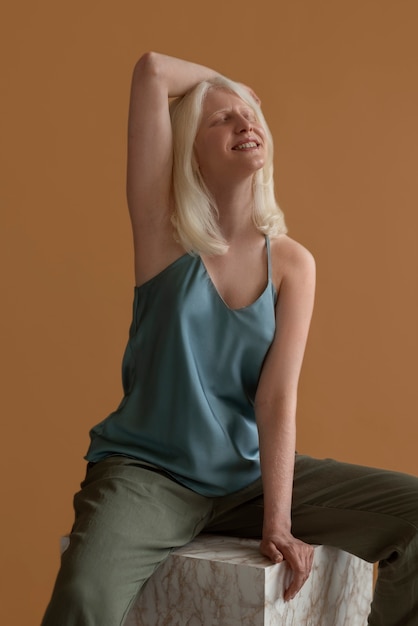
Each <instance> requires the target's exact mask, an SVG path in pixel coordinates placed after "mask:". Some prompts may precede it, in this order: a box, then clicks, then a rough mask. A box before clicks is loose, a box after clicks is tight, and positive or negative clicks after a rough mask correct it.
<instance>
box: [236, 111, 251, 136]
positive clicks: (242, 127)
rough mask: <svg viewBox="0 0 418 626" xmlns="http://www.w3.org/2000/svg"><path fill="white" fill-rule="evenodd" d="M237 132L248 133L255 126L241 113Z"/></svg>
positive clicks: (238, 118)
mask: <svg viewBox="0 0 418 626" xmlns="http://www.w3.org/2000/svg"><path fill="white" fill-rule="evenodd" d="M236 128H237V132H239V133H247V132H249V131H250V130H252V128H253V123H252V122H251V120H249V119H248V118H246V117H244V116H243V115H239V116H238V117H237V123H236Z"/></svg>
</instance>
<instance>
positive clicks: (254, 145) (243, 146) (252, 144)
mask: <svg viewBox="0 0 418 626" xmlns="http://www.w3.org/2000/svg"><path fill="white" fill-rule="evenodd" d="M259 145H260V144H259V143H257V142H256V141H245V142H244V143H240V144H238V145H237V146H234V147H233V148H232V150H249V149H251V148H258V146H259Z"/></svg>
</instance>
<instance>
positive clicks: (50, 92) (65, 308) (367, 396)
mask: <svg viewBox="0 0 418 626" xmlns="http://www.w3.org/2000/svg"><path fill="white" fill-rule="evenodd" d="M417 17H418V9H417V5H416V2H415V0H397V1H396V2H394V1H392V0H341V1H336V0H316V1H315V2H313V1H312V0H264V1H262V2H261V3H256V4H255V5H254V3H253V2H249V1H248V2H242V0H240V1H238V0H229V1H228V2H225V0H213V1H212V2H211V3H210V4H208V3H205V4H202V3H200V2H196V0H179V2H177V3H176V2H169V1H168V0H153V1H152V2H139V1H134V0H124V1H123V2H120V3H116V2H113V1H112V2H111V1H110V0H100V1H99V0H89V1H88V2H86V1H81V0H73V1H72V2H60V1H58V2H57V0H39V2H29V1H28V0H27V1H26V2H17V3H15V4H13V6H11V3H9V9H8V15H7V16H6V19H3V20H2V21H3V29H4V32H3V34H2V35H1V38H0V40H1V41H2V44H3V47H4V50H3V51H2V54H1V59H2V66H3V67H2V70H1V76H2V79H1V83H2V84H1V90H2V92H4V93H5V95H6V98H5V107H4V109H3V112H2V114H1V123H2V131H1V138H2V139H1V143H2V148H3V150H2V164H1V169H0V172H1V178H2V183H1V192H0V193H1V204H2V206H1V210H2V221H1V223H2V228H1V233H2V239H3V241H2V243H1V251H2V255H3V259H2V262H1V270H2V278H1V286H2V294H3V297H2V313H3V315H2V325H1V330H2V342H1V346H2V350H1V352H2V361H3V368H4V369H3V372H2V382H3V387H2V389H3V391H2V422H1V424H2V453H1V460H2V464H3V467H2V473H1V477H2V480H1V488H2V498H1V503H2V513H1V526H2V528H1V535H0V536H1V539H2V543H3V546H2V568H1V569H2V575H4V576H5V581H4V583H2V585H1V588H2V590H3V591H6V593H4V598H3V599H2V602H1V606H0V613H1V615H0V623H2V624H7V626H14V625H16V626H32V625H36V624H39V621H40V617H41V614H42V612H43V609H44V607H45V604H46V602H47V600H48V597H49V594H50V591H51V586H52V583H53V579H54V577H55V573H56V569H57V566H58V538H59V536H60V534H61V533H64V532H65V531H67V530H68V528H69V526H70V524H71V520H72V509H71V498H72V494H73V492H74V491H75V490H76V489H77V487H78V483H79V481H80V479H81V478H82V475H83V471H84V462H83V460H82V457H83V454H84V453H85V450H86V447H87V443H88V442H87V432H88V429H89V428H90V426H92V425H93V424H94V423H96V422H97V421H99V420H100V419H102V418H103V417H104V416H105V415H106V414H107V413H108V412H109V411H110V410H111V409H113V408H114V407H115V405H116V404H117V403H118V401H119V398H120V393H121V386H120V360H121V356H122V351H123V348H124V344H125V340H126V337H127V329H128V324H129V321H130V313H131V299H132V286H133V272H132V249H131V248H132V247H131V235H130V228H129V222H128V217H127V212H126V207H125V198H124V184H125V182H124V176H125V173H124V172H125V128H126V110H127V100H128V91H129V81H130V74H131V69H132V66H133V64H134V62H135V60H136V59H137V57H139V55H140V54H141V53H142V52H144V51H146V50H149V49H156V50H159V51H162V52H166V53H168V54H173V55H177V56H182V57H185V58H189V59H192V60H195V61H198V62H201V63H206V64H209V65H212V66H214V67H216V68H217V69H219V70H220V71H222V72H223V73H225V74H227V75H230V76H231V77H233V78H236V79H239V80H243V81H245V82H246V83H249V84H251V85H253V86H254V88H255V89H256V91H257V92H258V93H259V94H260V96H261V98H262V101H263V103H264V109H265V112H266V115H267V118H268V119H269V121H270V125H271V128H272V131H273V133H274V135H275V138H276V175H277V181H276V182H277V195H278V198H279V201H280V203H281V205H282V207H283V209H284V210H285V213H286V215H287V221H288V224H289V227H290V234H291V235H292V236H293V237H295V238H296V239H298V240H300V241H301V242H302V243H304V244H305V245H306V246H307V247H308V248H310V249H311V250H312V252H313V253H314V254H315V256H316V259H317V264H318V295H317V304H316V312H315V316H314V321H313V326H312V332H311V336H310V341H309V346H308V352H307V357H306V361H305V367H304V371H303V377H302V384H301V391H300V403H299V417H298V419H299V436H298V437H299V440H298V447H299V449H300V450H301V451H304V452H307V453H311V454H313V455H329V456H333V457H337V458H340V459H344V460H348V461H353V462H360V463H364V464H372V465H379V466H387V467H391V468H395V469H398V470H403V471H408V472H412V473H418V461H417V454H416V441H417V436H418V424H417V419H416V418H417V408H418V395H417V381H416V369H417V368H416V355H417V348H418V340H417V319H418V281H417V267H418V258H417V256H418V253H417V244H416V233H417V229H418V215H417V204H418V202H417V201H418V190H417V176H416V167H417V157H418V154H417V152H418V150H417V146H418V132H417V131H418V122H417V110H418V83H417V80H416V68H417V61H418V46H417V38H416V24H417Z"/></svg>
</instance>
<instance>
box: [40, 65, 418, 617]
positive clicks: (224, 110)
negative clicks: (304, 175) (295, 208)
mask: <svg viewBox="0 0 418 626" xmlns="http://www.w3.org/2000/svg"><path fill="white" fill-rule="evenodd" d="M173 97H175V98H177V99H176V100H174V101H173V102H172V104H171V107H169V99H170V98H173ZM272 158H273V151H272V141H271V137H270V133H269V131H268V128H267V125H266V123H265V121H264V118H263V116H262V113H261V110H260V107H259V103H258V101H257V98H256V97H255V96H254V94H253V93H252V92H251V90H249V89H247V88H246V87H244V86H243V85H239V84H237V83H232V82H230V81H227V80H226V79H225V78H223V77H221V76H219V75H218V74H217V73H216V72H214V71H213V70H211V69H208V68H206V67H202V66H200V65H196V64H193V63H189V62H186V61H182V60H179V59H175V58H171V57H167V56H164V55H160V54H155V53H149V54H146V55H144V56H143V57H142V58H141V59H140V61H139V62H138V64H137V65H136V68H135V71H134V76H133V81H132V92H131V104H130V113H129V146H128V182H127V195H128V204H129V210H130V215H131V220H132V226H133V235H134V247H135V280H136V287H135V299H134V311H133V321H132V325H131V329H130V336H129V343H128V346H127V349H126V352H125V356H124V361H123V384H124V392H125V393H124V398H123V400H122V402H121V404H120V406H119V408H118V409H117V410H116V411H115V412H114V413H112V414H111V415H110V416H109V417H108V418H107V419H106V420H104V421H103V422H101V423H100V424H98V425H97V426H96V427H95V428H93V429H92V431H91V445H90V448H89V451H88V453H87V457H86V458H87V460H88V461H89V466H88V471H87V475H86V479H85V481H84V482H83V483H82V489H81V491H80V492H79V493H78V494H77V495H76V497H75V501H74V504H75V511H76V518H75V523H74V527H73V530H72V533H71V538H70V546H69V548H68V550H67V551H66V552H65V553H64V555H63V558H62V566H61V570H60V573H59V575H58V578H57V583H56V586H55V589H54V593H53V597H52V600H51V603H50V605H49V607H48V609H47V612H46V615H45V617H44V621H43V624H44V626H57V624H60V625H64V624H65V625H66V626H69V625H74V626H75V625H77V626H82V625H85V626H88V625H93V624H94V625H97V624H100V626H116V625H119V624H122V623H123V621H124V618H125V616H126V615H127V613H128V610H129V607H130V606H131V604H132V602H133V600H134V598H135V596H136V594H137V592H138V590H139V589H140V588H141V586H142V584H143V583H144V582H145V581H146V580H147V578H148V577H149V576H150V575H151V574H152V572H153V571H154V569H155V568H156V567H157V566H158V565H159V564H160V563H161V561H162V560H163V559H164V558H166V557H167V555H168V554H169V552H170V550H171V549H172V548H174V547H178V546H180V545H183V544H185V543H187V542H188V541H190V540H191V539H193V537H194V536H196V534H197V533H199V532H201V531H205V532H218V533H223V534H233V535H238V536H247V537H257V538H260V540H261V542H260V550H261V552H262V553H263V554H264V555H266V556H267V557H269V558H270V559H271V560H272V561H274V562H280V561H282V560H285V561H286V562H287V564H288V566H289V567H290V569H291V571H292V580H291V583H290V585H289V587H288V589H286V590H284V597H285V599H286V600H290V599H291V598H293V597H294V596H295V595H296V594H297V592H298V591H299V590H300V588H301V587H302V585H303V584H304V582H305V581H306V579H307V578H308V576H309V572H310V569H311V566H312V559H313V549H312V547H311V545H310V544H312V543H323V544H329V545H334V546H337V547H340V548H342V549H344V550H347V551H349V552H352V553H354V554H357V555H359V556H360V557H362V558H364V559H366V560H369V561H380V562H381V568H380V571H381V574H380V576H379V581H378V584H377V587H376V594H375V601H374V603H373V605H372V611H371V614H370V618H369V623H370V624H379V625H383V624H385V625H387V626H389V625H393V626H394V625H395V624H399V625H400V624H402V626H406V625H408V624H418V592H417V588H416V582H415V581H416V580H417V573H418V565H417V563H418V559H417V533H416V528H417V524H418V504H417V494H418V489H417V480H416V479H415V478H413V477H410V476H404V475H401V474H395V473H390V472H383V471H380V470H372V469H367V468H361V467H357V466H350V465H347V464H341V463H336V462H334V461H330V460H327V461H318V460H314V459H311V458H309V457H305V456H301V455H296V461H295V453H294V450H295V413H296V396H297V384H298V378H299V373H300V369H301V365H302V358H303V353H304V349H305V344H306V339H307V335H308V328H309V323H310V318H311V313H312V307H313V299H314V281H315V279H314V262H313V259H312V257H311V255H310V254H309V252H308V251H307V250H305V249H304V248H303V247H302V246H300V245H299V244H298V243H296V242H295V241H293V240H291V239H290V238H289V237H287V236H286V234H285V232H286V229H285V226H284V221H283V216H282V214H281V212H280V210H279V208H278V207H277V205H276V203H275V200H274V193H273V181H272ZM414 585H415V586H414Z"/></svg>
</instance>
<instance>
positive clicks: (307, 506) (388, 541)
mask: <svg viewBox="0 0 418 626" xmlns="http://www.w3.org/2000/svg"><path fill="white" fill-rule="evenodd" d="M417 503H418V479H417V478H416V477H414V476H409V475H407V474H402V473H399V472H391V471H387V470H381V469H375V468H370V467H363V466H358V465H352V464H349V463H340V462H337V461H334V460H332V459H324V460H319V459H313V458H311V457H308V456H304V455H297V456H296V462H295V478H294V490H293V506H292V529H293V534H294V535H295V536H297V537H299V538H300V539H302V540H304V541H307V542H309V543H318V544H327V545H333V546H336V547H339V548H341V549H344V550H346V551H348V552H351V553H353V554H357V555H358V556H360V557H361V558H363V559H365V560H368V561H373V562H375V561H379V560H382V559H385V558H389V557H390V555H391V553H392V552H393V551H394V550H396V549H397V548H398V547H402V545H406V544H407V543H408V542H409V541H410V539H411V537H412V536H413V535H414V534H415V533H416V528H417V525H418V506H417Z"/></svg>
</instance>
